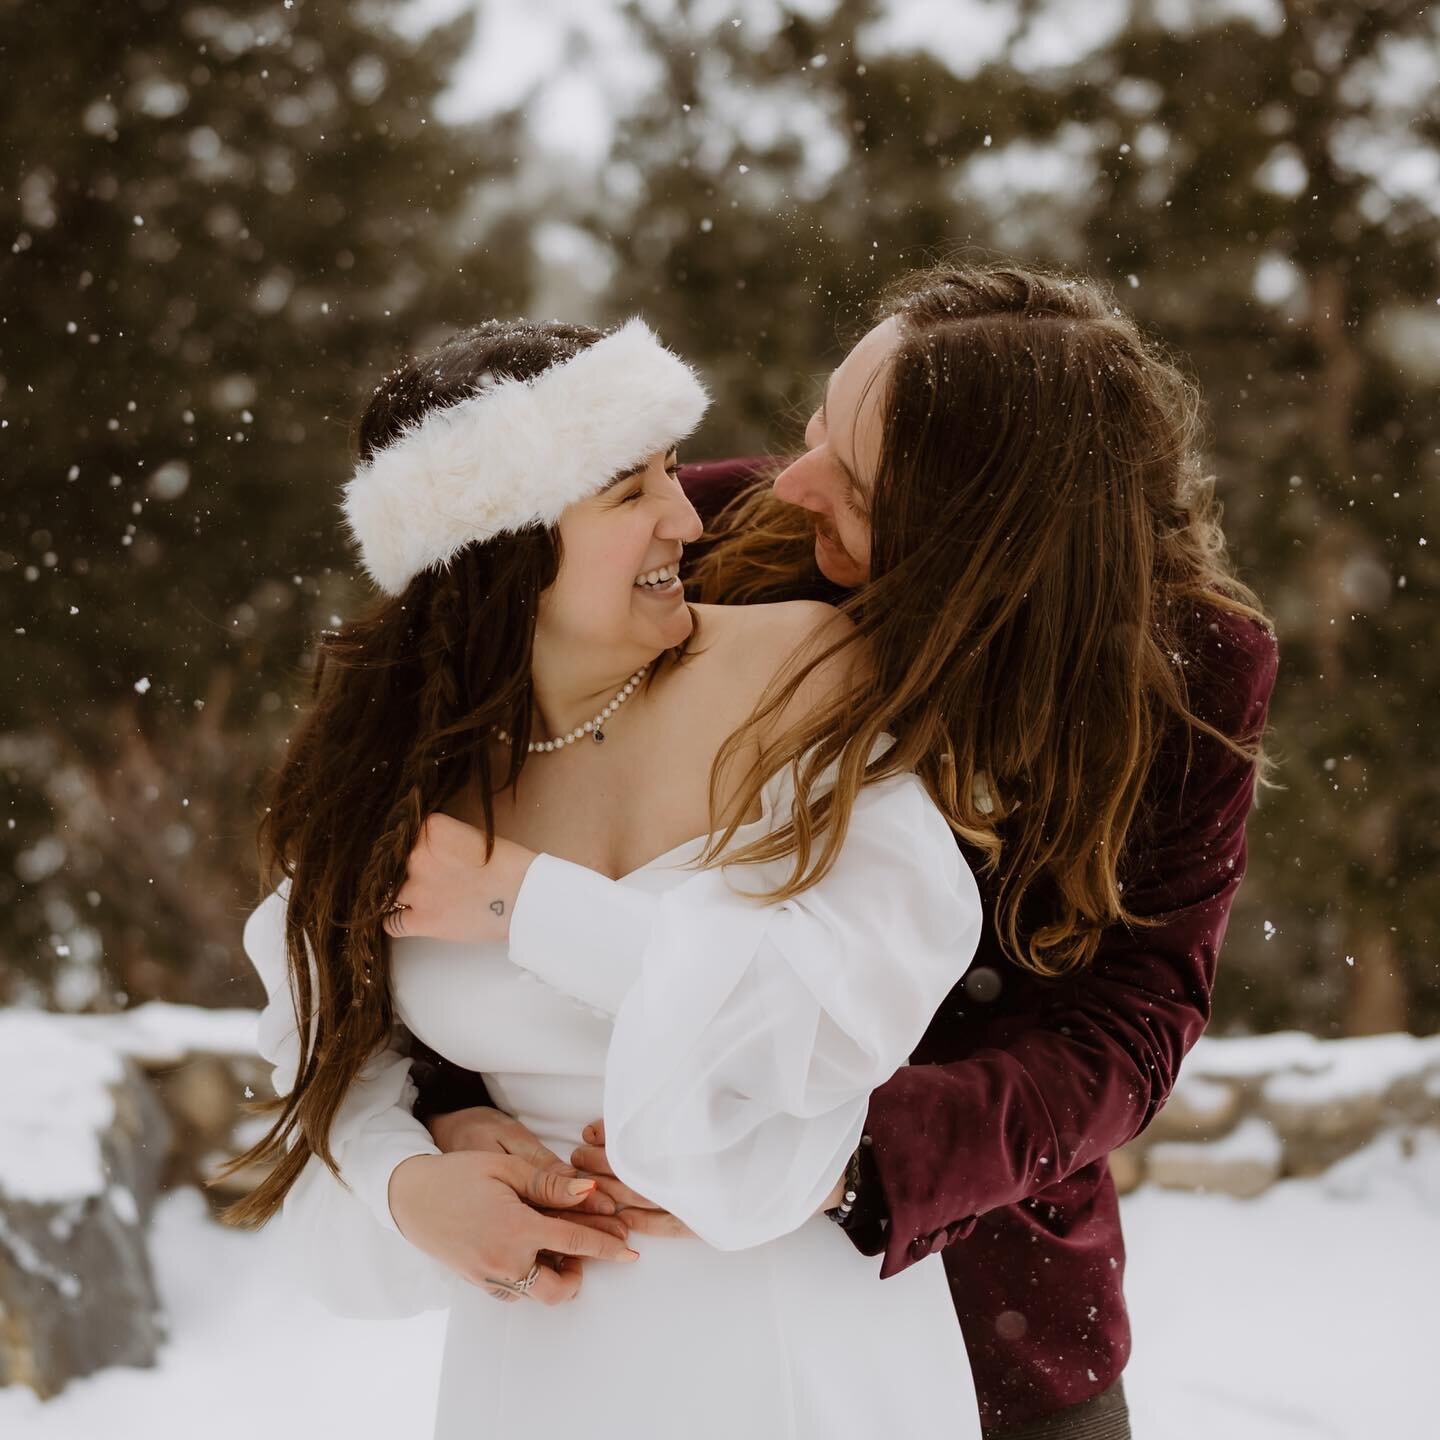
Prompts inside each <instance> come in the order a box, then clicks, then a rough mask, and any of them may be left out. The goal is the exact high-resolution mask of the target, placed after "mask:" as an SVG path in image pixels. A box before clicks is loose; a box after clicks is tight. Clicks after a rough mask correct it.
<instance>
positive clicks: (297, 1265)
mask: <svg viewBox="0 0 1440 1440" xmlns="http://www.w3.org/2000/svg"><path fill="white" fill-rule="evenodd" d="M288 896H289V885H288V882H286V883H284V884H282V885H281V887H280V888H279V889H278V890H276V891H274V892H272V893H271V894H270V895H269V896H267V897H266V899H265V900H264V901H262V902H261V904H260V905H259V906H258V907H257V908H256V909H255V910H254V911H253V912H252V913H251V915H250V917H249V919H248V920H247V921H246V924H245V932H244V945H245V953H246V955H248V956H249V958H250V962H251V964H252V965H254V967H255V969H256V971H257V972H258V973H259V975H260V979H261V980H262V981H263V983H264V985H265V993H266V997H267V1003H266V1006H265V1008H264V1010H263V1011H261V1014H260V1024H259V1032H258V1037H257V1040H258V1048H259V1051H260V1054H261V1055H262V1056H263V1058H264V1059H265V1060H267V1061H268V1062H269V1064H270V1065H271V1066H272V1078H273V1083H274V1086H275V1093H276V1094H277V1095H285V1094H288V1093H289V1091H290V1089H291V1088H292V1087H293V1085H294V1084H295V1076H296V1072H297V1069H298V1066H299V1060H300V1041H299V1026H298V1024H297V1020H296V1014H295V1006H294V1002H293V1000H292V998H291V994H290V985H289V974H288V969H287V966H286V959H285V909H286V905H287V903H288ZM311 964H312V966H313V964H314V958H313V956H312V957H311ZM414 1101H415V1087H414V1085H413V1084H412V1083H411V1081H410V1060H409V1057H408V1055H407V1054H405V1053H404V1052H403V1050H402V1049H401V1048H400V1045H399V1043H398V1039H397V1043H396V1044H394V1045H392V1046H390V1047H388V1048H386V1049H383V1050H380V1051H378V1052H377V1053H376V1054H375V1055H374V1056H372V1057H371V1059H370V1061H369V1062H368V1063H367V1064H366V1066H365V1068H364V1069H363V1070H362V1071H361V1073H360V1074H359V1075H358V1076H357V1077H356V1079H355V1081H354V1082H353V1083H352V1085H351V1086H350V1089H349V1091H348V1093H347V1094H346V1096H345V1099H344V1100H343V1101H342V1102H341V1105H340V1108H339V1110H338V1112H337V1113H336V1116H335V1121H334V1124H333V1125H332V1126H331V1130H330V1144H331V1150H332V1152H333V1154H334V1156H335V1161H336V1163H337V1165H338V1166H339V1167H340V1173H341V1175H342V1176H343V1177H344V1180H343V1181H342V1180H338V1179H336V1177H335V1175H334V1174H333V1173H332V1172H331V1170H330V1168H329V1167H328V1166H327V1165H326V1164H325V1163H324V1162H323V1161H322V1160H320V1159H318V1158H317V1157H315V1156H311V1158H310V1160H309V1162H308V1163H307V1164H306V1166H305V1168H304V1170H303V1171H302V1172H301V1174H300V1176H299V1178H298V1179H297V1180H296V1182H295V1184H294V1185H293V1186H292V1187H291V1189H290V1192H289V1193H288V1194H287V1195H286V1197H285V1201H284V1204H283V1207H282V1209H281V1212H280V1217H279V1221H278V1228H279V1230H280V1232H281V1235H282V1240H283V1244H284V1246H285V1249H286V1252H287V1255H288V1257H289V1259H290V1261H291V1264H292V1268H293V1271H294V1273H296V1274H298V1275H299V1276H300V1278H301V1283H302V1284H303V1285H304V1287H305V1288H306V1289H307V1290H309V1291H310V1292H311V1293H312V1294H314V1295H315V1296H316V1297H317V1298H318V1299H320V1300H321V1302H322V1303H324V1304H325V1305H326V1306H327V1307H328V1308H329V1309H331V1310H334V1311H335V1312H337V1313H338V1314H341V1315H350V1316H399V1315H412V1314H416V1313H418V1312H419V1311H421V1310H431V1309H437V1308H442V1307H444V1306H445V1305H448V1304H449V1290H450V1280H449V1276H448V1272H447V1271H446V1270H445V1269H444V1267H443V1266H441V1265H439V1264H438V1263H437V1262H436V1261H434V1260H432V1259H431V1258H430V1257H429V1256H428V1255H426V1254H425V1253H424V1252H423V1251H421V1250H417V1249H416V1248H415V1247H414V1246H413V1245H411V1244H410V1242H409V1241H407V1240H406V1239H405V1238H404V1236H402V1235H401V1234H400V1231H399V1229H398V1227H397V1226H396V1224H395V1220H394V1217H393V1216H392V1215H391V1214H390V1204H389V1199H388V1194H389V1185H390V1174H391V1172H392V1171H393V1170H394V1169H395V1167H396V1166H397V1165H398V1164H399V1163H400V1162H401V1161H402V1160H406V1159H408V1158H409V1157H410V1156H412V1155H436V1154H439V1153H440V1152H439V1151H438V1150H437V1148H436V1146H435V1144H434V1142H433V1141H432V1140H431V1139H430V1134H429V1132H428V1131H427V1130H426V1129H425V1127H424V1125H422V1124H421V1123H420V1122H419V1121H418V1120H416V1119H415V1117H414V1115H413V1114H412V1106H413V1104H414Z"/></svg>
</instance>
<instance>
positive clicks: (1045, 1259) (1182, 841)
mask: <svg viewBox="0 0 1440 1440" xmlns="http://www.w3.org/2000/svg"><path fill="white" fill-rule="evenodd" d="M863 343H864V342H862V344H863ZM837 373H838V372H837ZM835 388H836V389H837V390H838V389H839V387H835ZM842 399H843V397H842V396H840V395H839V394H833V393H832V395H831V396H830V397H829V401H830V408H831V420H832V421H836V420H838V413H837V412H838V410H839V409H840V402H841V400H842ZM822 413H823V412H822ZM832 430H833V438H829V439H827V443H823V444H819V443H812V448H810V449H809V450H808V451H807V452H806V453H805V454H804V455H802V456H801V457H800V458H799V459H798V460H796V461H795V462H794V463H792V464H791V465H789V466H788V468H786V469H785V470H784V472H783V473H782V474H780V475H779V476H778V478H775V479H773V481H772V479H771V476H772V475H773V471H774V467H772V466H769V465H767V463H766V462H763V461H725V462H716V463H711V464H701V465H691V466H688V467H686V468H685V469H684V470H683V471H682V475H681V479H682V482H683V484H684V485H685V489H686V492H687V494H688V495H689V497H690V499H691V501H692V503H693V504H694V506H695V508H696V509H697V510H698V512H699V513H700V515H701V517H702V519H704V520H705V522H706V529H707V532H710V531H711V530H712V526H713V524H714V522H715V520H716V517H717V516H719V515H720V512H721V511H722V510H723V509H724V508H725V507H726V505H727V503H728V502H729V501H731V500H732V499H734V498H735V497H736V496H737V495H739V494H741V492H744V491H746V490H748V489H749V488H751V487H754V486H757V485H766V484H772V483H773V486H774V492H775V495H776V496H777V497H778V498H779V499H782V500H784V501H787V502H789V503H790V504H792V505H794V506H797V507H799V508H800V509H801V510H803V511H804V512H805V513H806V515H807V516H808V518H809V520H810V522H811V524H812V526H813V530H814V547H815V548H814V572H816V573H813V574H812V577H811V582H810V586H809V589H808V595H809V596H810V598H826V599H834V598H835V597H836V595H837V594H840V593H843V592H844V591H845V590H847V589H850V588H853V587H856V586H859V585H861V584H863V583H864V582H865V581H866V580H867V579H868V578H869V571H870V539H871V533H870V525H869V519H868V511H867V502H868V498H869V497H868V495H867V494H866V488H867V486H868V485H869V484H870V483H871V480H872V477H873V469H872V470H870V471H869V472H868V473H867V466H866V464H865V463H864V461H865V457H864V456H863V455H861V454H859V453H858V452H857V449H856V448H855V446H854V440H855V436H854V435H853V433H852V434H851V435H850V438H849V439H844V438H843V437H844V435H845V434H846V432H845V431H844V429H843V428H842V427H841V426H840V425H839V424H838V423H836V424H833V425H832ZM808 438H809V435H808V433H807V439H808ZM847 447H848V448H847ZM800 593H807V592H803V591H802V592H800ZM707 598H708V599H720V600H723V599H724V598H725V597H724V596H715V595H709V596H707ZM770 598H797V597H796V596H790V597H780V596H771V597H770ZM1207 618H1209V617H1207ZM1208 634H1209V639H1208V640H1207V644H1209V645H1212V646H1213V650H1214V654H1207V657H1206V659H1207V663H1206V664H1205V665H1198V664H1197V665H1195V666H1193V667H1191V668H1192V673H1190V674H1189V676H1188V679H1189V681H1190V685H1191V693H1190V700H1191V704H1192V707H1193V709H1194V710H1195V712H1196V713H1198V714H1201V715H1204V716H1206V717H1207V718H1210V719H1211V721H1212V723H1214V724H1217V725H1220V726H1222V727H1224V728H1226V729H1227V731H1228V732H1229V733H1236V734H1239V733H1243V732H1249V733H1254V732H1255V730H1256V727H1257V726H1258V725H1260V724H1263V719H1264V714H1265V709H1266V705H1267V703H1268V699H1269V694H1270V689H1271V687H1272V685H1273V682H1274V674H1275V655H1274V641H1273V638H1272V637H1270V636H1269V635H1268V634H1267V633H1266V632H1265V631H1263V630H1262V629H1261V627H1260V626H1258V625H1255V624H1252V623H1251V622H1249V621H1246V620H1244V619H1243V618H1242V617H1238V616H1234V615H1230V614H1228V613H1227V612H1225V611H1222V610H1218V609H1217V610H1216V611H1215V614H1214V617H1213V620H1212V621H1211V623H1209V625H1208ZM1254 780H1255V775H1254V767H1253V765H1252V764H1250V763H1248V762H1246V761H1244V760H1242V759H1240V758H1238V757H1237V756H1235V755H1234V754H1233V753H1231V752H1229V751H1226V750H1223V749H1222V748H1221V747H1220V746H1219V745H1215V744H1210V745H1202V744H1201V743H1200V742H1199V741H1198V740H1197V742H1196V744H1195V747H1194V757H1193V762H1192V764H1191V765H1190V768H1189V771H1188V774H1187V773H1184V772H1182V771H1178V770H1174V769H1172V767H1168V766H1167V767H1157V770H1156V772H1155V774H1154V776H1153V777H1152V783H1151V785H1150V787H1149V788H1148V789H1147V795H1146V801H1145V813H1146V815H1147V817H1148V818H1150V819H1151V820H1152V821H1153V820H1155V817H1161V821H1160V823H1159V825H1158V828H1154V829H1151V830H1150V831H1149V832H1148V833H1149V837H1150V838H1148V839H1146V840H1144V841H1143V842H1137V844H1139V845H1140V846H1141V847H1142V848H1141V849H1139V850H1138V851H1137V853H1135V854H1134V855H1133V857H1132V859H1133V861H1134V867H1133V868H1134V873H1135V874H1137V875H1138V876H1139V877H1141V881H1142V883H1139V884H1137V885H1136V886H1135V887H1134V891H1133V893H1132V892H1127V901H1128V902H1129V904H1130V906H1131V911H1132V913H1136V914H1139V915H1141V916H1143V917H1144V918H1145V920H1146V921H1147V922H1149V923H1146V924H1145V925H1144V926H1143V927H1136V928H1135V929H1129V928H1127V927H1125V926H1123V925H1119V924H1116V925H1112V926H1111V927H1110V928H1109V929H1107V930H1105V931H1104V932H1103V933H1102V935H1101V938H1100V944H1099V948H1098V952H1097V953H1096V955H1095V957H1094V959H1093V961H1092V962H1091V963H1090V964H1089V965H1088V966H1086V967H1085V968H1083V969H1080V970H1078V971H1074V972H1070V973H1068V974H1066V975H1064V976H1062V977H1060V978H1058V979H1045V978H1042V977H1040V976H1038V975H1037V974H1036V973H1034V972H1033V971H1031V970H1029V969H1026V968H1024V967H1022V966H1020V965H1017V964H1015V963H1014V962H1013V961H1012V960H1011V959H1010V958H1008V956H1007V954H1006V952H1005V949H1004V948H1003V947H1002V945H1001V944H1000V942H999V940H998V939H997V935H996V931H995V926H994V923H993V921H994V916H995V910H996V902H997V895H996V893H995V891H996V886H997V882H996V881H995V880H994V879H993V877H988V876H987V873H986V870H985V867H984V856H982V855H980V854H979V853H978V852H975V851H972V850H971V849H970V848H969V847H968V846H966V845H964V844H962V847H961V848H962V850H963V851H964V852H965V854H966V858H967V860H968V861H969V862H970V864H971V868H972V869H973V870H974V872H975V874H976V876H977V879H978V881H979V884H980V888H981V895H982V899H983V901H984V904H985V909H986V917H985V919H986V924H985V930H984V932H983V934H982V937H981V941H980V946H979V949H978V951H977V954H976V957H975V960H974V963H973V964H972V966H971V968H970V970H969V971H968V973H967V974H966V976H965V978H964V980H963V981H962V982H961V983H960V985H958V986H957V987H956V990H955V991H954V992H953V993H952V994H951V996H950V997H948V999H947V1001H946V1003H945V1004H944V1005H943V1006H942V1007H941V1009H940V1011H939V1013H938V1014H937V1015H936V1016H935V1019H934V1021H933V1022H932V1024H931V1027H930V1029H929V1031H928V1032H927V1034H926V1035H925V1037H924V1039H923V1040H922V1042H921V1045H920V1047H919V1049H918V1050H917V1051H916V1054H915V1055H914V1056H913V1057H912V1063H911V1064H909V1065H907V1066H905V1067H903V1068H902V1069H901V1070H899V1071H898V1072H897V1073H896V1074H895V1076H894V1077H893V1078H892V1079H891V1080H890V1081H888V1082H887V1083H886V1084H885V1085H884V1086H882V1087H881V1088H880V1089H879V1090H877V1091H876V1092H875V1094H874V1095H873V1096H872V1098H871V1104H870V1109H869V1115H868V1119H867V1123H866V1129H865V1135H864V1138H863V1141H862V1144H861V1147H860V1149H859V1151H858V1152H857V1161H856V1164H857V1165H858V1170H857V1169H854V1168H852V1172H851V1175H850V1180H849V1184H850V1186H852V1187H853V1190H854V1192H855V1194H854V1200H853V1205H852V1206H851V1212H850V1213H849V1214H848V1216H846V1217H845V1227H844V1228H845V1231H846V1234H847V1235H848V1236H849V1238H850V1239H851V1241H852V1242H853V1243H854V1244H855V1246H856V1247H857V1248H858V1249H859V1250H860V1251H861V1252H862V1253H864V1254H866V1255H883V1257H884V1258H883V1261H882V1264H881V1268H880V1274H881V1276H882V1277H889V1276H891V1275H894V1274H896V1273H897V1272H899V1271H900V1270H903V1269H905V1268H906V1267H907V1266H909V1265H911V1264H913V1263H914V1262H915V1261H917V1260H920V1259H922V1258H924V1257H925V1256H927V1255H929V1254H932V1253H934V1252H937V1251H939V1252H943V1254H942V1259H943V1263H944V1265H945V1268H946V1271H947V1272H948V1275H949V1279H950V1283H951V1290H952V1294H953V1298H954V1302H955V1308H956V1312H957V1316H958V1320H959V1323H960V1325H961V1327H962V1329H963V1332H964V1335H965V1339H966V1343H967V1348H968V1350H969V1353H970V1358H971V1364H972V1367H973V1371H974V1379H975V1385H976V1389H977V1392H978V1396H979V1401H980V1412H981V1418H982V1421H983V1423H984V1425H985V1427H986V1435H987V1440H989V1437H1001V1436H1003V1437H1006V1440H1038V1437H1040V1436H1051V1437H1057V1440H1058V1437H1061V1436H1076V1437H1078V1436H1085V1437H1091V1440H1123V1437H1127V1436H1128V1435H1129V1426H1128V1419H1127V1413H1126V1410H1125V1401H1124V1395H1123V1390H1122V1388H1121V1384H1120V1374H1121V1371H1122V1370H1123V1368H1124V1366H1125V1363H1126V1360H1127V1359H1128V1357H1129V1351H1130V1330H1129V1322H1128V1319H1127V1316H1126V1311H1125V1303H1124V1297H1123V1293H1122V1288H1121V1286H1122V1278H1123V1265H1124V1248H1123V1242H1122V1240H1121V1234H1120V1218H1119V1207H1118V1202H1117V1196H1116V1190H1115V1185H1114V1182H1113V1181H1112V1179H1111V1177H1110V1174H1109V1170H1108V1166H1107V1160H1106V1157H1107V1156H1108V1154H1109V1153H1110V1152H1111V1151H1112V1150H1114V1149H1116V1148H1117V1147H1118V1146H1120V1145H1122V1144H1124V1143H1125V1142H1127V1141H1128V1140H1130V1139H1132V1138H1133V1137H1134V1136H1135V1135H1136V1134H1137V1133H1139V1131H1140V1130H1142V1129H1143V1128H1144V1127H1145V1125H1146V1124H1147V1123H1148V1122H1149V1120H1150V1119H1151V1118H1152V1117H1153V1116H1154V1114H1155V1112H1156V1111H1157V1110H1158V1109H1159V1108H1160V1106H1161V1105H1162V1104H1163V1103H1164V1101H1165V1099H1166V1097H1167V1096H1168V1094H1169V1091H1170V1087H1171V1085H1172V1084H1173V1082H1174V1078H1175V1075H1176V1072H1177V1070H1178V1068H1179V1064H1180V1061H1181V1059H1182V1058H1183V1056H1184V1055H1185V1053H1186V1052H1187V1050H1188V1049H1189V1048H1190V1046H1191V1045H1192V1044H1193V1043H1194V1041H1195V1039H1196V1038H1197V1037H1198V1036H1199V1034H1200V1032H1201V1031H1202V1030H1203V1028H1204V1026H1205V1024H1206V1021H1207V1020H1208V1018H1209V1009H1210V992H1211V986H1212V983H1213V978H1214V965H1215V958H1216V954H1217V951H1218V948H1219V945H1220V942H1221V940H1222V938H1223V935H1224V932H1225V928H1226V924H1227V920H1228V917H1229V911H1230V905H1231V902H1232V901H1233V898H1234V895H1235V890H1236V888H1237V887H1238V885H1239V882H1240V879H1241V877H1242V876H1243V874H1244V870H1245V836H1244V821H1245V817H1246V815H1247V813H1248V810H1249V807H1250V804H1251V800H1252V798H1253V791H1254ZM1182 792H1183V795H1182ZM1145 847H1148V848H1145ZM415 1078H416V1080H417V1083H418V1085H419V1089H420V1099H419V1102H418V1104H417V1106H416V1113H417V1114H418V1115H420V1116H421V1118H422V1119H424V1120H425V1121H426V1123H427V1125H429V1127H430V1129H431V1131H432V1133H433V1135H434V1137H435V1140H436V1143H437V1144H438V1145H439V1147H440V1148H441V1149H442V1150H446V1151H449V1150H456V1149H492V1150H493V1149H505V1150H507V1151H508V1152H509V1153H510V1154H512V1155H514V1154H516V1153H520V1154H523V1155H526V1156H528V1157H530V1158H531V1159H532V1160H533V1161H534V1163H536V1164H537V1166H538V1167H540V1168H541V1169H550V1168H553V1163H554V1162H553V1160H552V1159H551V1158H550V1157H548V1152H545V1151H544V1149H543V1147H542V1146H541V1145H540V1143H539V1142H538V1141H537V1140H535V1139H534V1137H533V1136H529V1134H528V1132H526V1131H524V1130H523V1127H521V1126H519V1124H518V1122H516V1121H514V1120H513V1119H510V1118H509V1117H506V1116H503V1115H501V1114H500V1113H499V1112H497V1111H495V1110H493V1109H491V1108H490V1107H489V1105H488V1097H487V1096H486V1094H485V1089H484V1084H483V1082H482V1081H481V1079H480V1077H479V1076H476V1075H470V1074H468V1073H466V1072H462V1071H458V1070H456V1069H455V1068H454V1067H453V1066H449V1065H447V1064H446V1063H445V1062H443V1061H440V1060H439V1059H438V1057H434V1056H428V1057H427V1056H422V1057H421V1059H420V1060H419V1061H417V1065H416V1067H415ZM586 1139H587V1141H588V1142H589V1143H587V1145H585V1146H584V1147H582V1148H581V1149H580V1150H577V1151H576V1152H575V1154H574V1156H573V1157H568V1158H571V1159H572V1160H573V1162H574V1164H575V1165H576V1166H577V1167H579V1168H580V1169H582V1170H583V1171H585V1172H587V1173H590V1174H599V1175H601V1176H608V1173H609V1172H608V1165H607V1163H606V1158H605V1152H604V1147H603V1132H602V1131H598V1130H592V1131H591V1132H590V1133H589V1134H587V1136H586ZM857 1177H858V1178H857ZM612 1193H623V1191H622V1190H621V1188H619V1187H617V1189H616V1190H615V1191H612ZM834 1198H836V1199H838V1198H839V1197H838V1196H836V1197H834ZM623 1199H624V1200H625V1201H632V1200H633V1201H634V1203H633V1204H630V1205H629V1207H628V1208H621V1209H620V1211H619V1214H618V1216H608V1217H605V1218H606V1219H608V1220H609V1221H610V1222H611V1223H614V1222H615V1221H620V1222H623V1223H624V1224H625V1225H628V1226H630V1227H631V1228H634V1229H641V1230H645V1231H647V1232H650V1233H666V1231H667V1227H669V1233H675V1230H676V1229H677V1228H678V1222H677V1221H675V1220H674V1219H673V1218H672V1217H669V1216H665V1215H663V1214H662V1213H660V1212H656V1211H654V1210H653V1208H645V1207H643V1206H642V1205H641V1204H640V1202H639V1200H638V1197H628V1196H624V1197H623ZM939 1418H940V1417H937V1421H939ZM937 1433H939V1431H938V1430H937Z"/></svg>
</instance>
